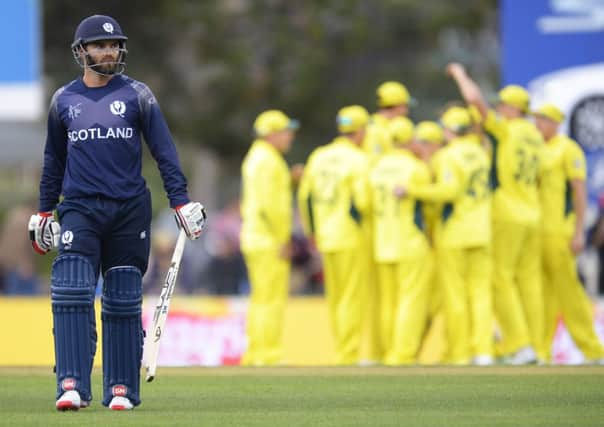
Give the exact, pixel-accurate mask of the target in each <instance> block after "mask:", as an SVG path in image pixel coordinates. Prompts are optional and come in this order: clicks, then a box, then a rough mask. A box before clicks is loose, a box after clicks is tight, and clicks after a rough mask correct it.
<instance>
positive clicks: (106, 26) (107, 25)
mask: <svg viewBox="0 0 604 427" xmlns="http://www.w3.org/2000/svg"><path fill="white" fill-rule="evenodd" d="M103 30H105V31H107V32H108V33H112V34H113V24H112V23H111V22H105V23H104V24H103Z"/></svg>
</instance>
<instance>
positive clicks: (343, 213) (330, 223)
mask: <svg viewBox="0 0 604 427" xmlns="http://www.w3.org/2000/svg"><path fill="white" fill-rule="evenodd" d="M336 120H337V126H338V131H339V133H340V135H339V136H338V137H336V138H335V139H334V140H333V141H332V142H331V143H329V144H327V145H325V146H322V147H319V148H317V149H316V150H315V151H313V153H312V154H311V155H310V157H309V159H308V162H307V165H306V167H305V169H304V174H303V176H302V180H301V182H300V187H299V190H298V207H299V209H300V217H301V220H302V223H303V226H304V230H305V232H306V233H307V234H309V235H310V236H312V237H313V238H314V240H315V243H316V245H317V248H318V249H319V252H320V253H321V255H322V259H323V271H324V279H325V294H326V298H327V305H328V309H329V314H330V319H331V324H332V330H333V334H334V340H335V351H336V360H335V362H336V364H338V365H354V364H358V363H359V361H360V345H361V329H362V321H361V319H362V313H361V311H362V299H363V298H364V296H365V287H366V280H367V277H366V274H367V269H366V268H365V267H364V262H365V261H366V251H365V246H366V240H365V235H364V232H363V229H362V225H361V224H362V222H363V219H364V217H365V216H366V212H367V210H368V207H369V186H368V181H367V180H368V172H369V171H368V168H369V165H368V160H367V156H366V155H365V153H363V151H362V149H361V148H360V145H361V143H362V142H363V139H364V137H365V129H366V126H367V124H368V122H369V114H368V113H367V110H365V109H364V108H363V107H360V106H358V105H352V106H347V107H344V108H342V109H341V110H340V111H339V112H338V115H337V119H336Z"/></svg>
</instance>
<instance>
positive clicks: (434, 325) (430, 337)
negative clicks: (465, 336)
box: [414, 121, 446, 364]
mask: <svg viewBox="0 0 604 427" xmlns="http://www.w3.org/2000/svg"><path fill="white" fill-rule="evenodd" d="M414 140H415V142H416V143H417V144H419V146H420V147H421V150H419V151H420V153H421V158H422V159H423V160H424V161H425V162H426V164H427V165H428V166H429V168H430V171H431V176H432V177H433V176H434V175H435V174H436V172H437V171H438V161H439V158H440V153H441V152H442V150H441V148H443V146H444V143H445V135H444V133H443V130H442V127H441V126H440V124H438V123H437V122H433V121H422V122H419V123H418V124H417V126H416V127H415V132H414ZM431 179H432V178H431ZM422 207H423V209H422V210H423V213H424V220H425V221H424V222H425V227H426V235H427V236H428V239H429V241H430V245H431V251H432V256H433V258H434V259H435V262H434V263H433V264H434V268H433V269H432V275H431V278H430V285H429V287H430V292H429V298H428V325H427V330H426V333H425V334H424V342H423V344H422V347H425V349H426V351H425V357H422V356H424V355H423V354H420V360H419V362H420V363H429V364H434V363H440V362H442V361H443V359H444V355H445V351H446V337H445V334H444V332H445V312H444V295H443V290H442V285H441V282H440V276H439V271H438V270H439V264H438V252H437V246H438V241H437V239H438V236H437V233H436V231H437V230H438V229H439V227H438V224H439V222H440V219H441V213H442V203H427V202H424V203H423V206H422ZM428 350H430V351H428ZM422 353H424V352H423V351H422Z"/></svg>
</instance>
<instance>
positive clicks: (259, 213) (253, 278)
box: [241, 110, 298, 366]
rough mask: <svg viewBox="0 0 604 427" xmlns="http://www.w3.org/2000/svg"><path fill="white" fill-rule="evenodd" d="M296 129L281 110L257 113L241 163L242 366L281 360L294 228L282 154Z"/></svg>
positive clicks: (288, 176)
mask: <svg viewBox="0 0 604 427" xmlns="http://www.w3.org/2000/svg"><path fill="white" fill-rule="evenodd" d="M297 129H298V122H297V121H296V120H292V119H290V118H289V117H287V116H286V115H285V114H284V113H283V112H281V111H279V110H268V111H265V112H263V113H262V114H260V115H259V116H258V117H257V118H256V121H255V122H254V131H255V133H256V140H255V141H254V142H253V143H252V146H251V148H250V150H249V151H248V153H247V154H246V156H245V159H244V160H243V165H242V167H241V174H242V181H243V183H242V201H241V216H242V220H243V224H242V228H241V250H242V252H243V255H244V258H245V263H246V266H247V270H248V277H249V280H250V287H251V294H250V302H249V308H248V317H247V340H248V348H247V351H246V353H245V355H244V357H243V360H242V364H244V365H251V366H262V365H273V364H278V363H280V362H281V361H282V360H281V358H282V340H281V338H282V327H283V314H284V310H285V304H286V302H287V295H288V289H289V272H290V239H291V230H292V189H291V176H290V171H289V168H288V166H287V163H286V162H285V159H284V158H283V155H284V154H285V153H287V152H288V151H289V149H290V147H291V144H292V141H293V138H294V134H295V131H296V130H297Z"/></svg>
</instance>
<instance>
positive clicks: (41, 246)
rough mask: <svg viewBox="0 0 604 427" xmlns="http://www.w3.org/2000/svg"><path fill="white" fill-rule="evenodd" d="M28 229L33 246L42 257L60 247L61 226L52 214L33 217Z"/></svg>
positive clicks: (45, 213)
mask: <svg viewBox="0 0 604 427" xmlns="http://www.w3.org/2000/svg"><path fill="white" fill-rule="evenodd" d="M27 229H28V231H29V240H31V245H32V247H33V248H34V251H36V252H37V253H39V254H40V255H46V254H47V253H48V252H49V251H50V250H51V249H53V248H58V247H59V237H60V236H61V226H60V225H59V223H58V222H56V221H55V219H54V217H53V215H52V212H39V213H37V214H35V215H32V216H31V218H30V219H29V224H28V226H27Z"/></svg>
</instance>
